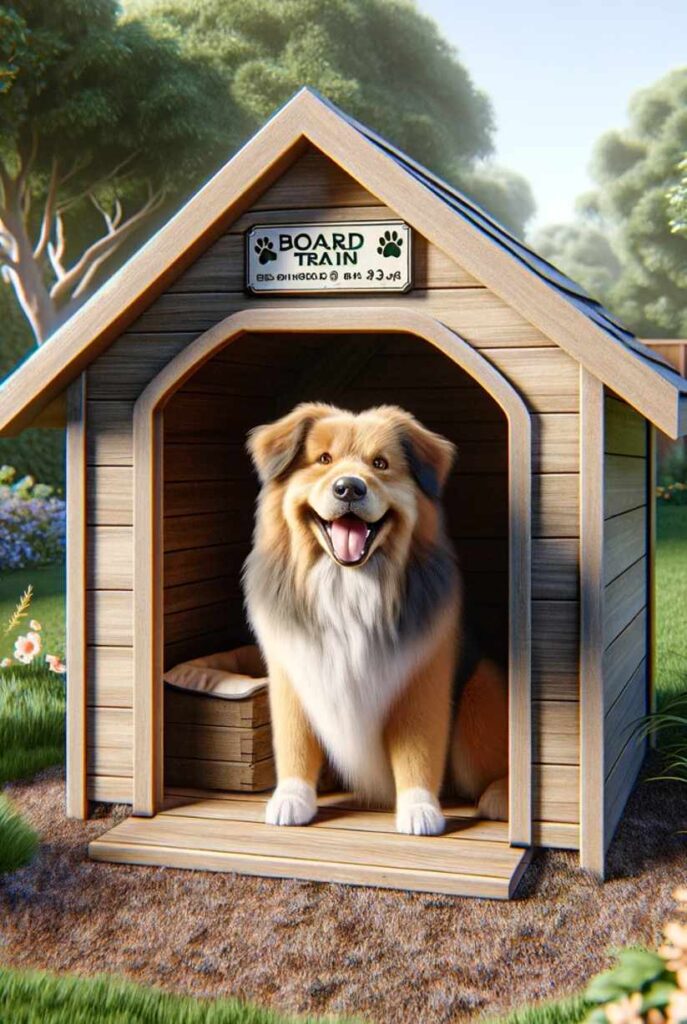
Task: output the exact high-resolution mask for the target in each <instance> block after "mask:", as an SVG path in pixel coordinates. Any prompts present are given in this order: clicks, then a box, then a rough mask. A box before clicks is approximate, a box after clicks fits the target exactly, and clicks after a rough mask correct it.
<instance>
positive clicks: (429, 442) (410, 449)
mask: <svg viewBox="0 0 687 1024" xmlns="http://www.w3.org/2000/svg"><path fill="white" fill-rule="evenodd" d="M401 443H402V445H403V451H404V452H405V456H406V459H407V460H408V468H409V469H410V472H411V473H412V475H413V478H414V480H415V482H416V483H417V485H418V487H420V489H421V490H422V491H424V493H425V494H426V495H427V497H428V498H432V499H434V500H436V499H437V498H439V497H441V492H442V491H443V489H444V484H445V483H446V480H447V478H448V475H449V473H450V472H451V467H452V465H453V461H454V459H455V457H456V446H455V445H454V444H453V443H452V442H451V441H449V440H448V438H446V437H442V436H441V434H435V433H434V431H432V430H428V429H427V427H423V426H422V424H421V423H418V421H417V420H416V419H415V418H414V417H412V416H409V417H408V419H407V421H406V422H405V423H404V424H403V426H402V428H401Z"/></svg>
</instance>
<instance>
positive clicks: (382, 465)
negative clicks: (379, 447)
mask: <svg viewBox="0 0 687 1024" xmlns="http://www.w3.org/2000/svg"><path fill="white" fill-rule="evenodd" d="M372 465H373V466H374V468H375V469H388V468H389V463H388V462H387V461H386V459H385V458H384V456H383V455H378V456H377V458H376V459H375V460H374V462H373V463H372Z"/></svg>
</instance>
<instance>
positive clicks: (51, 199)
mask: <svg viewBox="0 0 687 1024" xmlns="http://www.w3.org/2000/svg"><path fill="white" fill-rule="evenodd" d="M57 172H58V163H57V158H56V157H53V161H52V167H51V168H50V182H49V184H48V194H47V196H46V198H45V206H44V207H43V217H42V219H41V230H40V233H39V235H38V241H37V242H36V247H35V249H34V250H33V256H34V259H36V260H39V259H41V258H42V257H43V255H44V254H45V250H46V248H47V246H48V242H49V241H50V232H51V230H52V222H53V217H54V215H55V202H56V199H57V189H58V187H59V185H60V181H59V178H58V176H57Z"/></svg>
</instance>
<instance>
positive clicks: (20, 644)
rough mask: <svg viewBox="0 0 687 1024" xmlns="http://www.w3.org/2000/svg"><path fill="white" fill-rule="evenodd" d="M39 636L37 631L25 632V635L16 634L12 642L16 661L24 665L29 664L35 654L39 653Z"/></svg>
mask: <svg viewBox="0 0 687 1024" xmlns="http://www.w3.org/2000/svg"><path fill="white" fill-rule="evenodd" d="M40 649H41V638H40V636H39V634H38V633H36V632H31V633H27V634H26V636H18V637H17V639H16V641H15V644H14V656H15V658H16V659H17V661H21V662H22V664H24V665H30V664H31V662H32V661H33V659H34V658H35V657H36V655H37V654H39V653H40Z"/></svg>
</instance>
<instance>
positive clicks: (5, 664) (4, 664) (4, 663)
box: [0, 658, 12, 668]
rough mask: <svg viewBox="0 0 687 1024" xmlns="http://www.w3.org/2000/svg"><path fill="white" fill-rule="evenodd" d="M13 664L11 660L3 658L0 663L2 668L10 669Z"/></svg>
mask: <svg viewBox="0 0 687 1024" xmlns="http://www.w3.org/2000/svg"><path fill="white" fill-rule="evenodd" d="M11 664H12V659H11V658H3V659H2V661H0V668H9V667H10V665H11Z"/></svg>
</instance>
